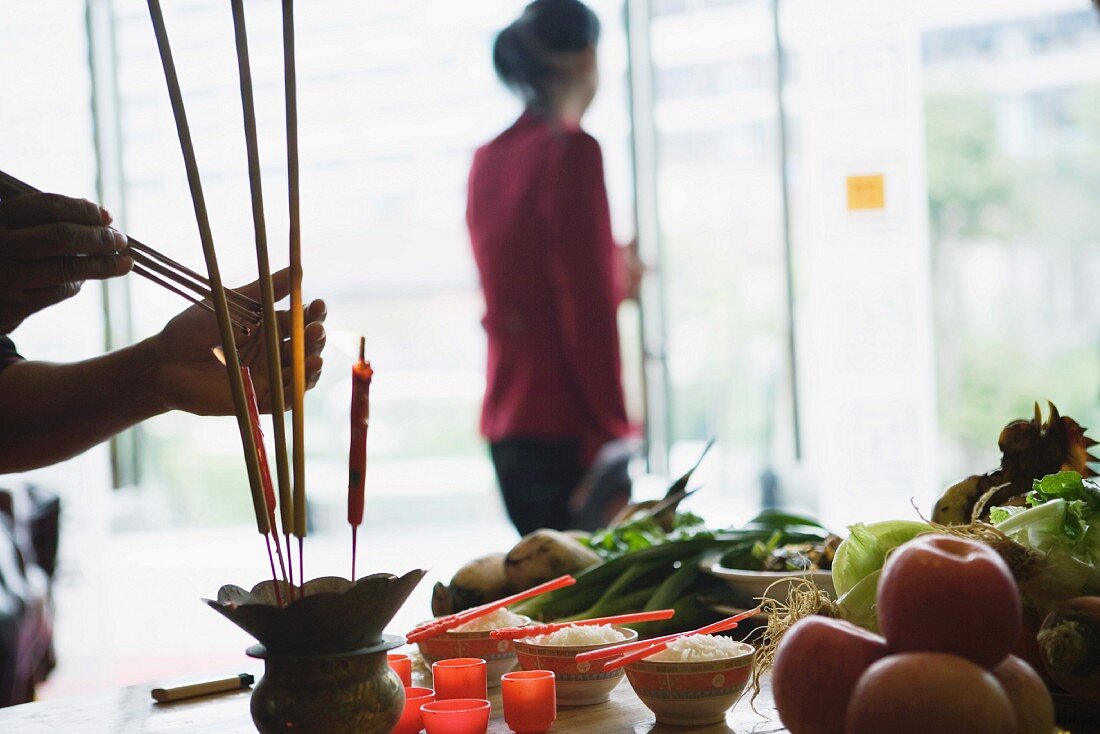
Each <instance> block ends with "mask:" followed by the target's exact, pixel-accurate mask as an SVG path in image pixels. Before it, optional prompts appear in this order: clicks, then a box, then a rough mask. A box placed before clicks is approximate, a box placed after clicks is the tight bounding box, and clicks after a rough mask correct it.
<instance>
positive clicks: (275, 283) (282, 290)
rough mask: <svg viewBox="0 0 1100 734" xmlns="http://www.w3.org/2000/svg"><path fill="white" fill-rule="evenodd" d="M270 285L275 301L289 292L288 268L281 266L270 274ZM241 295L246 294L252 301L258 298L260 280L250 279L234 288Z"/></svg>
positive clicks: (281, 298)
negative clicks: (247, 282)
mask: <svg viewBox="0 0 1100 734" xmlns="http://www.w3.org/2000/svg"><path fill="white" fill-rule="evenodd" d="M271 287H272V290H274V291H275V301H276V302H278V301H281V300H283V299H284V298H286V295H287V294H288V293H290V268H283V269H282V270H279V271H277V272H274V273H272V274H271ZM235 290H236V291H237V292H238V293H240V294H241V295H242V296H248V297H249V298H251V299H252V300H254V301H258V300H260V295H261V294H260V281H259V279H257V280H254V281H252V282H251V283H249V284H248V285H245V286H241V287H240V288H236V289H235Z"/></svg>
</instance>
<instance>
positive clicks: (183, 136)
mask: <svg viewBox="0 0 1100 734" xmlns="http://www.w3.org/2000/svg"><path fill="white" fill-rule="evenodd" d="M148 3H149V17H150V18H151V19H152V21H153V31H154V33H155V34H156V38H157V48H158V50H159V51H160V62H161V66H162V67H163V68H164V81H165V82H166V83H167V85H168V97H169V99H170V100H171V102H172V115H173V116H174V117H175V120H176V132H177V134H178V135H179V141H180V150H181V151H182V152H183V162H184V166H185V167H186V169H187V184H188V186H189V187H190V189H191V201H192V202H193V204H194V207H195V219H196V221H197V223H198V227H199V239H200V240H201V241H202V252H203V256H204V257H205V259H206V270H207V273H208V275H209V278H210V290H211V295H212V296H213V298H214V313H215V315H216V316H217V321H218V331H219V333H220V335H221V340H222V351H223V353H224V355H225V363H226V371H227V372H228V377H229V390H230V393H231V394H232V396H233V412H234V413H235V414H236V416H237V428H238V429H239V431H240V434H241V445H242V446H243V447H244V461H245V467H246V468H247V470H248V483H249V486H250V488H251V489H252V507H253V510H254V511H255V513H256V527H257V528H258V529H259V531H260V533H261V534H262V535H264V536H266V535H267V533H268V532H269V531H270V529H271V527H270V524H269V523H268V521H267V510H266V507H265V505H264V493H263V486H262V485H261V483H260V461H259V457H258V455H257V453H256V441H255V439H254V437H253V435H252V426H251V425H250V424H249V420H248V406H247V403H246V400H245V392H244V382H243V380H242V378H241V364H240V358H239V356H238V355H237V341H236V339H235V338H234V336H233V324H232V322H231V321H230V318H229V304H228V302H227V301H226V296H225V286H224V285H223V284H222V275H221V270H220V269H219V268H218V254H217V252H215V250H214V236H213V234H212V233H211V231H210V217H209V216H208V215H207V212H206V200H205V198H204V197H203V193H202V180H201V179H200V178H199V165H198V161H197V159H196V158H195V146H194V145H193V143H192V141H191V129H190V127H188V124H187V111H186V110H185V109H184V106H183V94H182V93H181V92H180V83H179V78H178V77H177V76H176V65H175V62H174V61H173V59H172V48H171V46H170V45H169V42H168V31H167V29H166V28H165V26H164V14H163V13H162V12H161V8H160V0H148Z"/></svg>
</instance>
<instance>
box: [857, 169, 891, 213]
mask: <svg viewBox="0 0 1100 734" xmlns="http://www.w3.org/2000/svg"><path fill="white" fill-rule="evenodd" d="M885 208H886V176H885V175H883V174H881V173H877V174H874V175H870V176H849V177H848V211H850V212H854V211H867V210H869V209H885Z"/></svg>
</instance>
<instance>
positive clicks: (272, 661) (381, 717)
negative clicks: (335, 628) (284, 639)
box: [248, 635, 405, 734]
mask: <svg viewBox="0 0 1100 734" xmlns="http://www.w3.org/2000/svg"><path fill="white" fill-rule="evenodd" d="M402 644H404V640H403V639H401V638H400V637H395V636H392V635H386V636H385V639H384V641H383V642H381V643H379V644H377V645H373V646H371V647H366V648H363V649H361V650H354V651H352V652H344V653H323V654H320V655H279V654H272V653H269V652H268V651H267V649H266V648H265V647H264V646H263V645H253V646H252V647H250V648H248V654H249V655H250V656H251V657H254V658H260V659H262V660H263V661H264V676H263V678H262V679H261V680H260V682H259V684H258V685H257V686H256V689H255V690H254V691H253V692H252V704H251V710H252V721H253V723H255V724H256V728H257V729H258V730H259V731H260V732H262V733H263V734H275V733H276V732H281V733H284V734H285V733H286V732H296V733H298V734H312V733H313V732H317V734H322V733H323V734H338V733H339V732H356V734H389V732H390V730H391V729H393V726H394V724H396V723H397V720H398V719H399V718H400V717H401V711H402V709H403V708H404V706H405V689H404V687H403V686H402V684H401V679H400V678H398V676H397V675H396V674H395V673H394V672H393V671H392V670H391V669H390V666H389V664H388V662H387V661H386V651H387V650H392V649H394V648H395V647H400V646H401V645H402Z"/></svg>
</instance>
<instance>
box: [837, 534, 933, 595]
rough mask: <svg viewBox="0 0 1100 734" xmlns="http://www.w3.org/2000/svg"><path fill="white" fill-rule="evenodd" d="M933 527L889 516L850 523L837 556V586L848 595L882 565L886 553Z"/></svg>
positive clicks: (838, 593) (840, 591)
mask: <svg viewBox="0 0 1100 734" xmlns="http://www.w3.org/2000/svg"><path fill="white" fill-rule="evenodd" d="M930 530H931V528H930V527H929V526H928V525H926V524H925V523H923V522H916V521H914V520H886V521H884V522H876V523H871V524H870V525H864V524H863V523H856V524H855V525H850V526H849V527H848V533H849V535H848V537H847V538H845V539H844V542H843V543H841V544H840V547H839V548H837V549H836V556H834V557H833V586H835V587H836V593H837V595H838V596H844V595H845V594H847V593H848V592H849V591H851V590H852V588H853V587H855V585H856V584H858V583H859V582H860V581H862V580H863V579H864V578H866V577H867V576H869V575H870V574H872V573H874V572H875V571H878V570H879V569H881V568H882V564H884V563H886V554H887V553H889V552H890V551H892V550H893V549H894V548H897V547H898V546H899V545H901V544H902V543H905V542H906V541H909V540H912V539H913V538H915V537H917V536H918V535H920V534H921V533H927V532H929V531H930Z"/></svg>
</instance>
